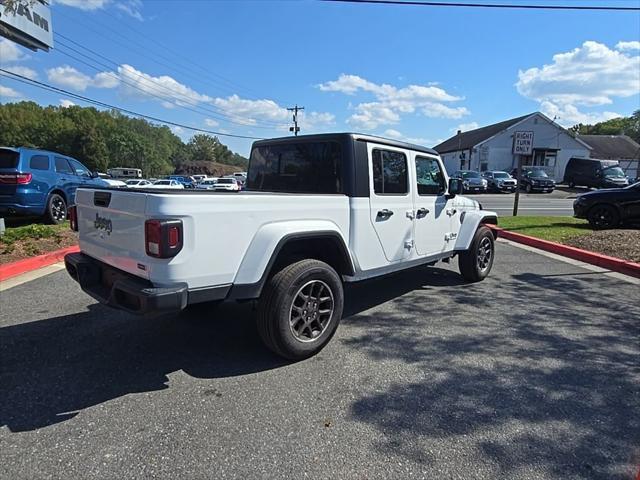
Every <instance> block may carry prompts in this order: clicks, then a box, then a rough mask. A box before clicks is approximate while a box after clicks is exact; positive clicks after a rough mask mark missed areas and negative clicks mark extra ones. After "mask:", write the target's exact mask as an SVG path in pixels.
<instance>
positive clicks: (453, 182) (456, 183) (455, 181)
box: [448, 178, 462, 198]
mask: <svg viewBox="0 0 640 480" xmlns="http://www.w3.org/2000/svg"><path fill="white" fill-rule="evenodd" d="M448 193H449V198H453V197H455V196H456V195H460V194H461V193H462V180H461V179H459V178H450V179H449V192H448Z"/></svg>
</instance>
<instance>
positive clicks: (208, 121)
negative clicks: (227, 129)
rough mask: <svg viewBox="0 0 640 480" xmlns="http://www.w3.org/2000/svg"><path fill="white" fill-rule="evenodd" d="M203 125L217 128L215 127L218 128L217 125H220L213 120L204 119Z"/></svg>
mask: <svg viewBox="0 0 640 480" xmlns="http://www.w3.org/2000/svg"><path fill="white" fill-rule="evenodd" d="M204 124H205V125H206V126H207V127H217V126H219V125H220V123H219V122H217V121H215V120H213V119H211V118H205V119H204Z"/></svg>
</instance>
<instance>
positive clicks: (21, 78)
mask: <svg viewBox="0 0 640 480" xmlns="http://www.w3.org/2000/svg"><path fill="white" fill-rule="evenodd" d="M0 76H3V77H6V78H9V79H10V80H14V81H16V82H20V83H24V84H26V85H31V86H33V87H37V88H40V89H42V90H48V91H50V92H56V93H62V94H64V95H67V96H69V97H71V98H74V99H76V100H80V101H83V102H86V103H90V104H92V105H97V106H100V107H104V108H111V109H113V110H117V111H119V112H124V113H128V114H129V115H133V116H135V117H140V118H144V119H146V120H151V121H154V122H158V123H163V124H165V125H171V126H174V127H180V128H185V129H187V130H192V131H195V132H202V133H209V134H211V135H216V136H220V137H232V138H244V139H248V140H265V138H264V137H250V136H248V135H236V134H233V133H223V132H216V131H214V130H207V129H203V128H196V127H190V126H189V125H185V124H183V123H178V122H172V121H170V120H163V119H161V118H158V117H153V116H151V115H145V114H144V113H138V112H134V111H133V110H128V109H126V108H122V107H117V106H115V105H111V104H109V103H105V102H101V101H99V100H95V99H93V98H89V97H85V96H83V95H79V94H77V93H73V92H69V91H68V90H64V89H62V88H58V87H54V86H53V85H49V84H47V83H44V82H39V81H37V80H32V79H30V78H28V77H25V76H23V75H20V74H17V73H13V72H10V71H8V70H5V69H3V68H0Z"/></svg>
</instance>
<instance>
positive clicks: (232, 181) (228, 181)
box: [218, 178, 236, 183]
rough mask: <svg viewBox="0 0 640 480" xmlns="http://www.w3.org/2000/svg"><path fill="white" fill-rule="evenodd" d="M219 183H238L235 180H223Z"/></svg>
mask: <svg viewBox="0 0 640 480" xmlns="http://www.w3.org/2000/svg"><path fill="white" fill-rule="evenodd" d="M218 183H236V182H235V181H234V180H233V178H221V179H220V180H218Z"/></svg>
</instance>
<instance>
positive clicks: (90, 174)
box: [89, 172, 100, 178]
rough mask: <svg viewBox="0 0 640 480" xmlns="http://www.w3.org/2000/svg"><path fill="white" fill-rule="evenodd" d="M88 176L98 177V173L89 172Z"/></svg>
mask: <svg viewBox="0 0 640 480" xmlns="http://www.w3.org/2000/svg"><path fill="white" fill-rule="evenodd" d="M89 176H90V177H91V178H98V177H99V176H100V175H98V172H89Z"/></svg>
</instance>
